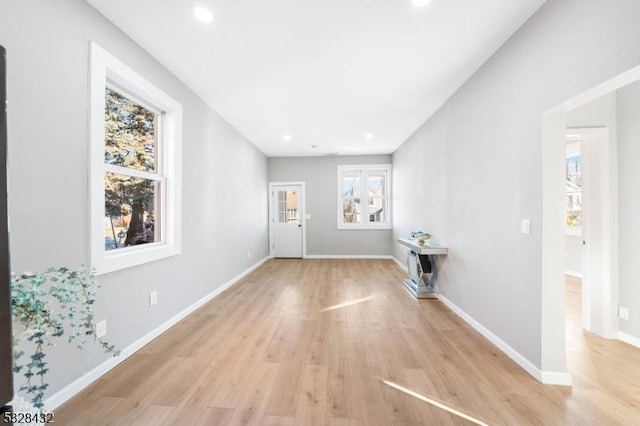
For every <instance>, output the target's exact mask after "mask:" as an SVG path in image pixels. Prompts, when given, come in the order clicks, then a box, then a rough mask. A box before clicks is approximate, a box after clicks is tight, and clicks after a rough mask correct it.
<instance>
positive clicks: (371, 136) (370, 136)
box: [364, 133, 373, 139]
mask: <svg viewBox="0 0 640 426" xmlns="http://www.w3.org/2000/svg"><path fill="white" fill-rule="evenodd" d="M364 137H365V138H366V139H372V138H373V133H367V134H366V135H364Z"/></svg>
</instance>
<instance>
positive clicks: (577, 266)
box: [564, 235, 582, 277]
mask: <svg viewBox="0 0 640 426" xmlns="http://www.w3.org/2000/svg"><path fill="white" fill-rule="evenodd" d="M564 244H565V246H564V251H565V260H564V268H565V271H566V272H567V274H569V275H572V276H575V277H581V276H582V237H581V236H579V235H565V237H564Z"/></svg>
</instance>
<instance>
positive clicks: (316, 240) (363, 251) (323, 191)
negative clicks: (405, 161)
mask: <svg viewBox="0 0 640 426" xmlns="http://www.w3.org/2000/svg"><path fill="white" fill-rule="evenodd" d="M339 164H391V156H390V155H368V156H363V155H354V156H326V157H278V158H269V181H270V182H286V181H305V182H306V184H305V189H306V207H307V212H306V213H307V214H310V215H311V220H307V221H306V228H307V255H351V256H354V255H355V256H367V255H376V256H380V255H382V256H389V255H391V253H392V248H391V246H392V239H391V236H392V232H391V230H378V229H376V230H362V231H356V230H351V229H338V222H337V220H338V219H337V208H338V207H337V197H338V195H337V187H338V181H337V173H338V170H337V166H338V165H339ZM392 197H393V194H392Z"/></svg>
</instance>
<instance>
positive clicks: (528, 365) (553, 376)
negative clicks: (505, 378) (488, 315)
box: [438, 294, 571, 386]
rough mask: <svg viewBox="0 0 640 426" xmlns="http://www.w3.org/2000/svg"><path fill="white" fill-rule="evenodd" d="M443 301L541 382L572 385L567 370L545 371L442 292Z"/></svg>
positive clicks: (441, 298) (440, 296)
mask: <svg viewBox="0 0 640 426" xmlns="http://www.w3.org/2000/svg"><path fill="white" fill-rule="evenodd" d="M438 298H439V299H440V300H441V301H442V303H444V304H445V305H447V307H449V309H451V310H452V311H453V312H454V313H455V314H456V315H458V316H459V317H460V318H462V319H463V320H464V321H465V322H467V324H469V325H470V326H471V327H473V328H474V329H475V330H476V331H478V332H479V333H480V334H482V335H483V336H484V337H486V338H487V340H489V341H490V342H491V343H493V344H494V345H495V346H497V347H498V349H500V350H501V351H502V352H504V353H505V354H506V355H507V356H508V357H509V358H511V359H512V360H513V361H515V363H516V364H518V365H519V366H520V367H522V368H523V369H524V370H525V371H526V372H527V373H529V374H530V375H531V376H532V377H534V378H535V379H536V380H538V381H539V382H542V383H545V384H550V385H563V386H571V375H570V374H569V373H566V372H555V371H543V370H540V369H539V368H538V367H536V366H535V365H534V364H533V363H532V362H531V361H529V360H528V359H527V358H525V357H524V356H522V355H521V354H520V353H519V352H518V351H516V350H515V349H513V348H512V347H511V346H509V344H507V343H506V342H505V341H504V340H502V339H500V338H499V337H498V336H496V335H495V334H493V333H492V332H491V331H490V330H489V329H487V328H486V327H485V326H483V325H482V324H480V323H479V322H478V321H476V320H475V319H474V318H473V317H472V316H471V315H469V314H467V313H466V312H465V311H463V310H462V309H460V308H459V307H458V306H457V305H455V304H454V303H453V302H451V301H450V300H449V299H447V298H446V297H445V296H443V295H442V294H440V295H439V297H438Z"/></svg>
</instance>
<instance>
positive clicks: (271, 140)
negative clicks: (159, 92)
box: [87, 0, 545, 156]
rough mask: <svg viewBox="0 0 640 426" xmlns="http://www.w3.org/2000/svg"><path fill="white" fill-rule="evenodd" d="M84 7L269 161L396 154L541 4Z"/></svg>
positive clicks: (278, 1) (115, 0)
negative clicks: (200, 10)
mask: <svg viewBox="0 0 640 426" xmlns="http://www.w3.org/2000/svg"><path fill="white" fill-rule="evenodd" d="M87 1H88V2H89V3H90V4H92V5H93V6H94V7H95V8H96V9H98V10H99V11H100V12H101V13H102V14H104V15H105V16H106V17H107V18H108V19H109V20H111V21H112V22H113V23H114V24H115V25H117V26H118V27H120V28H121V29H122V30H123V31H124V32H125V33H127V34H128V35H129V36H130V37H131V38H132V39H133V40H135V41H136V42H137V43H138V44H140V45H141V46H142V47H143V48H144V49H145V50H147V51H148V52H149V53H151V55H153V56H154V57H155V58H156V59H157V60H158V61H160V62H161V63H162V64H164V65H165V66H166V67H167V68H168V69H169V70H170V71H171V72H173V73H174V74H175V75H176V76H177V77H178V78H180V80H182V81H183V82H184V83H185V84H186V85H187V86H189V87H190V88H191V89H192V90H194V91H195V92H196V93H197V94H198V95H199V96H200V97H201V98H202V99H204V100H205V101H206V102H207V103H208V104H209V105H210V106H211V108H213V109H214V110H215V111H217V112H218V113H219V114H220V115H222V117H224V118H225V119H226V120H227V121H228V122H229V123H231V124H232V125H233V126H234V127H235V128H236V129H238V130H239V131H240V132H241V133H242V134H244V135H245V136H246V137H247V138H248V139H249V140H251V141H252V142H253V143H254V144H255V145H256V146H257V147H258V148H259V149H260V150H261V151H262V152H264V153H265V154H266V155H268V156H294V155H324V154H335V153H338V154H340V155H347V154H378V153H391V152H393V151H394V150H395V149H396V148H398V147H399V146H400V145H401V144H402V143H403V142H404V141H405V140H406V139H407V138H408V137H409V136H410V135H411V134H412V133H413V132H414V131H415V130H416V129H417V128H418V127H419V126H420V125H421V124H422V123H423V122H424V121H426V120H427V118H429V116H430V115H431V114H433V113H434V112H435V111H436V110H437V109H438V108H439V107H440V106H441V105H442V104H443V103H444V102H445V101H446V99H447V98H448V97H449V96H451V95H452V94H453V93H454V92H455V91H456V89H457V88H458V87H460V85H461V84H462V83H463V82H464V81H465V80H466V79H467V78H468V77H469V76H470V75H471V74H473V72H474V71H475V70H476V69H477V68H478V67H479V66H480V65H481V64H482V63H483V62H484V61H485V60H487V58H489V57H490V56H491V54H493V52H495V50H496V49H497V48H498V47H500V45H502V44H503V43H504V42H505V41H506V40H507V39H508V38H509V37H510V36H511V35H512V34H513V33H514V32H515V31H516V30H517V29H518V28H519V27H520V26H521V25H522V24H523V23H524V22H525V21H526V20H527V19H528V18H529V17H530V16H531V15H532V14H533V13H534V12H535V11H536V10H537V9H538V8H539V7H540V6H541V5H542V4H543V3H544V1H545V0H482V1H480V0H432V2H431V3H430V4H428V5H427V6H426V7H423V8H416V7H413V6H412V4H411V0H346V1H345V0H316V1H311V0H270V1H265V0H189V1H185V0H136V1H131V0H87ZM194 6H206V7H207V8H209V9H210V10H211V11H212V12H213V14H214V17H215V18H214V21H213V23H211V24H203V23H201V22H199V21H197V20H196V19H195V18H194V16H193V7H194ZM367 133H372V134H373V135H374V136H373V137H371V138H369V139H367V138H365V134H367ZM285 134H288V135H291V140H290V141H284V140H283V136H284V135H285ZM312 145H317V148H312V147H311V146H312Z"/></svg>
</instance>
